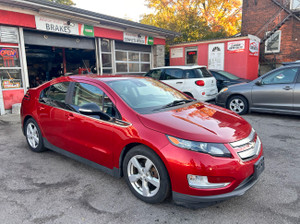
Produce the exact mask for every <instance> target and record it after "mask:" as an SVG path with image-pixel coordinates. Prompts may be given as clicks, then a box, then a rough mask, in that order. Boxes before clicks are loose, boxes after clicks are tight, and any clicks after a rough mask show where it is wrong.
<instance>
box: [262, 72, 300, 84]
mask: <svg viewBox="0 0 300 224" xmlns="http://www.w3.org/2000/svg"><path fill="white" fill-rule="evenodd" d="M297 72H298V69H297V68H287V69H281V70H279V71H275V72H273V73H271V74H269V75H268V76H267V77H265V78H263V79H262V84H264V85H270V84H288V83H293V82H294V80H295V77H296V75H297Z"/></svg>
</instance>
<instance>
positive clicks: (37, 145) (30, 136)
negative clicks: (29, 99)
mask: <svg viewBox="0 0 300 224" xmlns="http://www.w3.org/2000/svg"><path fill="white" fill-rule="evenodd" d="M25 136H26V140H27V143H28V146H29V148H30V149H31V150H32V151H34V152H43V151H46V148H45V147H44V143H43V136H42V133H41V130H40V128H39V126H38V124H37V123H36V121H35V120H34V119H33V118H29V119H28V120H27V121H26V123H25Z"/></svg>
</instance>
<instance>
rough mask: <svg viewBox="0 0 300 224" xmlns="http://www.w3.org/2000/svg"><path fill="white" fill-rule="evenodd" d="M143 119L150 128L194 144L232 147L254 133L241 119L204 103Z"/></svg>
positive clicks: (143, 116) (147, 115)
mask: <svg viewBox="0 0 300 224" xmlns="http://www.w3.org/2000/svg"><path fill="white" fill-rule="evenodd" d="M139 118H140V121H141V122H142V123H143V125H144V126H146V127H147V128H150V129H153V130H155V131H158V132H161V133H164V134H167V135H171V136H175V137H178V138H182V139H187V140H193V141H202V142H215V143H216V142H217V143H229V142H234V141H238V140H240V139H243V138H246V137H247V136H248V135H249V134H250V132H251V125H250V124H249V123H248V122H247V121H245V120H244V119H243V118H242V117H240V116H239V115H237V114H235V113H233V112H231V111H228V110H226V109H224V108H221V107H218V106H216V105H212V104H208V103H202V102H197V103H194V104H192V105H189V106H184V107H181V108H175V109H173V110H168V111H163V112H158V113H154V114H146V115H139Z"/></svg>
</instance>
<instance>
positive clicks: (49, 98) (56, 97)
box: [40, 82, 69, 108]
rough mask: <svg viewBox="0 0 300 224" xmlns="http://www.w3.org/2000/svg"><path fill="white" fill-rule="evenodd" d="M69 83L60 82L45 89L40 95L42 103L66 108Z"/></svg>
mask: <svg viewBox="0 0 300 224" xmlns="http://www.w3.org/2000/svg"><path fill="white" fill-rule="evenodd" d="M68 87H69V82H60V83H57V84H54V85H51V86H49V87H47V88H46V89H44V90H43V91H42V92H41V95H40V102H43V103H46V104H49V105H51V106H56V107H61V108H65V102H66V96H67V92H68Z"/></svg>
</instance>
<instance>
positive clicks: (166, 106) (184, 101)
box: [154, 99, 195, 111]
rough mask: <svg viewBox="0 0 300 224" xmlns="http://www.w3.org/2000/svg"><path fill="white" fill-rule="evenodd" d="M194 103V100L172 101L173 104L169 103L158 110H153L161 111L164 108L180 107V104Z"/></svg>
mask: <svg viewBox="0 0 300 224" xmlns="http://www.w3.org/2000/svg"><path fill="white" fill-rule="evenodd" d="M193 101H195V100H194V99H189V100H174V101H173V102H171V103H168V104H167V105H164V106H162V107H160V108H158V109H154V111H155V110H161V109H165V108H169V107H175V106H178V105H182V104H185V103H190V102H193Z"/></svg>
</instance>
